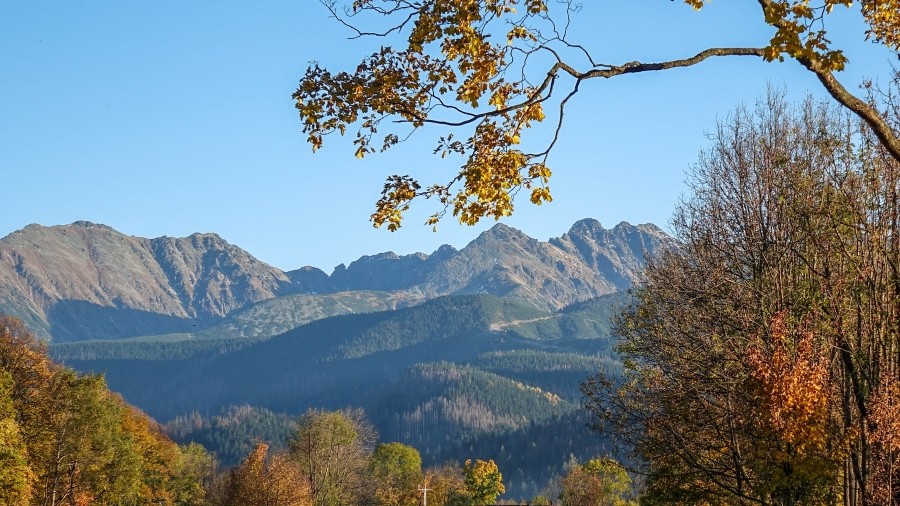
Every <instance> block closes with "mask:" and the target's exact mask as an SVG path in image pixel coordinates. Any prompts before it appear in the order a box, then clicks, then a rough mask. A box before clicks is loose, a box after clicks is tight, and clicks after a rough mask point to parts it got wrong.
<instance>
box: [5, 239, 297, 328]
mask: <svg viewBox="0 0 900 506" xmlns="http://www.w3.org/2000/svg"><path fill="white" fill-rule="evenodd" d="M295 290H296V287H295V285H293V284H292V282H291V280H290V279H289V278H288V277H287V276H286V275H285V274H284V273H283V272H281V271H280V270H278V269H275V268H274V267H271V266H269V265H267V264H265V263H263V262H260V261H259V260H256V259H255V258H253V257H252V256H251V255H250V254H248V253H247V252H245V251H243V250H241V249H240V248H237V247H235V246H232V245H230V244H228V243H227V242H226V241H224V240H223V239H222V238H221V237H219V236H217V235H215V234H194V235H192V236H190V237H186V238H178V239H176V238H170V237H160V238H157V239H144V238H139V237H131V236H126V235H124V234H121V233H119V232H117V231H115V230H113V229H112V228H109V227H107V226H104V225H96V224H93V223H89V222H84V221H81V222H76V223H73V224H71V225H65V226H57V227H41V226H38V225H29V226H28V227H25V228H24V229H23V230H20V231H18V232H14V233H12V234H10V235H8V236H6V237H4V238H3V239H0V303H2V304H3V306H2V309H3V310H4V311H5V312H9V313H12V314H13V315H15V316H20V317H22V318H23V319H25V320H26V321H27V322H28V323H30V324H31V326H32V328H33V329H34V331H35V332H36V333H37V334H38V335H39V336H40V337H43V338H49V337H51V336H52V338H53V339H54V340H56V341H68V340H77V339H85V338H98V339H112V338H122V337H128V336H135V335H141V334H158V333H165V332H177V331H186V330H190V329H191V328H192V327H193V326H195V325H198V324H199V325H203V324H206V323H207V322H210V321H215V320H217V319H219V318H221V317H223V316H225V315H226V314H228V313H230V312H231V311H233V310H235V309H238V308H241V307H245V306H247V305H248V304H250V303H252V302H256V301H259V300H264V299H269V298H272V297H274V296H276V295H279V294H283V293H290V292H292V291H295Z"/></svg>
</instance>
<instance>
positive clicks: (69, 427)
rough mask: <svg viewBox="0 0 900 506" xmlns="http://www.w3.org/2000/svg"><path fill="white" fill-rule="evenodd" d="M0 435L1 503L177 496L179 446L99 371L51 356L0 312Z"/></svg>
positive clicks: (149, 500) (160, 500)
mask: <svg viewBox="0 0 900 506" xmlns="http://www.w3.org/2000/svg"><path fill="white" fill-rule="evenodd" d="M0 443H2V444H0V482H2V486H0V502H3V503H4V504H40V505H49V506H56V505H62V504H66V505H70V504H97V505H104V504H158V505H171V504H173V503H175V502H176V501H177V496H176V490H177V489H178V488H179V486H176V484H175V481H176V480H175V476H176V474H177V473H178V472H179V471H178V463H179V460H180V455H181V452H180V450H179V448H178V446H177V445H175V444H174V443H173V442H172V441H170V440H169V439H168V438H167V437H165V436H164V435H163V434H162V433H161V431H160V430H159V427H158V426H157V425H156V424H155V423H153V422H151V421H150V420H149V419H148V418H147V417H146V416H145V415H144V414H142V413H140V412H139V411H137V410H135V409H133V408H131V407H130V406H128V405H127V404H125V403H124V402H123V401H122V400H121V399H120V398H119V397H117V396H115V395H114V394H112V393H111V392H110V391H109V390H108V389H107V387H106V382H105V381H104V379H103V377H102V376H96V375H85V376H78V375H77V374H75V372H74V371H72V370H70V369H67V368H65V367H61V366H59V365H57V364H54V363H53V362H52V361H51V360H50V359H49V357H48V356H47V354H46V350H45V348H44V346H43V345H41V344H40V343H39V342H38V341H37V340H36V339H35V338H34V336H33V335H32V334H31V333H30V332H28V330H27V329H26V328H25V327H24V326H23V325H22V323H21V322H20V321H19V320H16V319H14V318H10V317H6V316H3V315H0ZM183 478H184V480H190V479H191V478H190V477H189V476H185V477H183ZM184 480H183V481H182V483H181V485H180V486H184V487H187V488H192V487H191V486H190V484H189V483H185V482H184ZM195 497H196V496H195ZM195 503H196V502H195Z"/></svg>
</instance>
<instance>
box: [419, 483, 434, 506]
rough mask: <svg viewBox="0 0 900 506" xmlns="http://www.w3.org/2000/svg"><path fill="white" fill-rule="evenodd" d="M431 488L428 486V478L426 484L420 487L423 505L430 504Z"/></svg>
mask: <svg viewBox="0 0 900 506" xmlns="http://www.w3.org/2000/svg"><path fill="white" fill-rule="evenodd" d="M429 490H431V489H430V488H428V480H426V481H425V485H423V486H421V487H419V492H422V506H428V491H429Z"/></svg>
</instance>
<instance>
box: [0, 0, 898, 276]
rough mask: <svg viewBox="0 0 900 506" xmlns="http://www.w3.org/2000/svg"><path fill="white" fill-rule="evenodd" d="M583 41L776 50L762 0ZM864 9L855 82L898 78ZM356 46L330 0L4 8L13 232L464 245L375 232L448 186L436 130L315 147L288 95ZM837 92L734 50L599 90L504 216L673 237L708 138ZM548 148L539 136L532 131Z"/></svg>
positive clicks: (649, 7) (630, 9)
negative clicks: (624, 227)
mask: <svg viewBox="0 0 900 506" xmlns="http://www.w3.org/2000/svg"><path fill="white" fill-rule="evenodd" d="M584 3H585V4H586V5H585V7H584V9H583V11H582V13H581V14H580V15H579V16H578V17H576V18H575V20H574V25H573V39H575V40H578V41H580V42H582V43H583V44H584V45H585V46H587V47H589V48H590V49H591V50H592V51H593V52H594V53H595V55H596V56H597V57H598V59H599V60H601V61H604V62H610V63H624V62H626V61H631V60H636V59H639V60H643V61H660V60H664V59H672V58H681V57H686V56H689V55H693V54H694V53H696V52H698V51H700V50H702V49H704V48H706V47H709V46H761V45H764V44H765V43H766V41H767V40H768V38H769V37H770V36H771V31H770V30H769V29H767V28H766V27H765V26H764V25H763V24H762V23H761V22H760V21H759V19H760V13H759V8H758V6H757V3H756V2H754V1H751V0H741V1H738V0H727V1H726V0H721V1H717V2H712V4H711V5H710V6H709V7H708V8H706V9H704V10H703V11H701V12H699V13H698V12H694V11H692V10H691V9H690V8H689V7H687V6H685V5H683V4H682V3H680V2H670V1H668V0H621V1H620V0H616V1H605V0H587V1H585V2H584ZM857 18H858V15H857V14H856V11H855V10H854V11H848V12H846V13H845V14H844V15H842V16H840V17H838V18H837V19H834V20H830V21H829V23H830V24H829V26H828V28H829V29H831V30H834V32H833V36H832V40H834V41H835V43H836V45H837V46H839V47H842V48H846V49H847V53H848V56H849V57H850V65H849V67H848V69H847V71H846V72H845V73H844V75H843V76H842V81H843V82H844V83H845V84H846V85H847V86H848V87H850V88H853V89H855V88H856V86H857V84H858V83H859V82H860V81H861V80H862V79H863V78H865V77H872V78H875V77H879V76H880V77H885V76H886V75H887V74H888V72H889V71H890V63H889V62H890V60H889V59H890V58H893V56H892V55H890V54H888V53H887V52H886V51H883V50H880V48H879V47H877V46H873V45H871V44H866V43H864V42H863V30H864V26H863V25H862V23H861V21H860V20H859V19H857ZM349 35H350V34H349V33H348V32H347V31H346V30H345V29H343V28H342V27H341V26H339V25H338V24H337V23H336V22H335V21H334V20H330V19H328V12H327V11H326V10H325V9H324V8H323V7H322V6H321V5H320V4H319V3H318V2H317V1H315V0H294V1H290V2H288V1H280V0H276V1H269V2H238V1H227V0H226V1H218V2H210V1H199V0H197V1H189V2H184V1H174V0H172V1H169V0H161V1H159V2H110V1H101V0H97V1H91V2H70V1H39V0H38V1H24V0H10V1H7V2H3V3H2V4H0V178H2V179H0V180H2V181H3V188H4V191H3V192H2V193H3V204H4V205H3V208H4V211H3V212H2V213H0V236H3V235H6V234H7V233H10V232H12V231H14V230H17V229H20V228H22V227H24V226H25V225H27V224H29V223H39V224H42V225H59V224H65V223H71V222H73V221H76V220H89V221H94V222H98V223H104V224H107V225H110V226H112V227H114V228H116V229H117V230H119V231H121V232H123V233H126V234H130V235H136V236H142V237H158V236H162V235H168V236H186V235H189V234H191V233H193V232H216V233H218V234H220V235H221V236H223V237H224V238H225V239H226V240H228V241H229V242H231V243H234V244H236V245H238V246H241V247H242V248H244V249H246V250H248V251H249V252H250V253H252V254H253V255H255V256H257V257H258V258H260V259H261V260H263V261H266V262H268V263H270V264H272V265H275V266H277V267H280V268H282V269H294V268H298V267H301V266H303V265H314V266H317V267H320V268H322V269H324V270H325V271H326V272H331V270H332V268H333V267H334V266H335V265H337V264H338V263H341V262H344V263H347V262H350V261H352V260H354V259H356V258H357V257H359V256H360V255H363V254H372V253H377V252H381V251H388V250H391V251H395V252H398V253H412V252H415V251H423V252H431V251H433V250H435V249H436V248H437V247H438V246H439V245H441V244H444V243H449V244H452V245H454V246H456V247H462V246H464V245H465V244H466V243H467V242H469V241H470V240H472V239H473V238H475V236H476V235H477V234H478V233H480V232H481V231H482V230H484V229H486V228H488V227H490V226H492V225H493V220H489V221H485V222H483V223H482V224H480V225H479V226H476V227H465V226H461V225H458V224H457V223H456V222H455V221H454V220H453V219H452V218H451V217H448V218H447V219H445V221H444V222H443V223H442V224H441V225H440V227H439V231H438V232H437V233H433V232H432V231H431V228H430V227H425V226H422V225H420V223H422V222H423V221H424V220H425V217H427V215H428V214H430V213H431V212H434V211H435V208H434V207H432V206H431V205H430V204H429V203H426V202H422V203H419V204H418V206H417V208H415V209H414V210H413V212H411V213H410V214H409V216H408V218H407V221H406V223H405V225H404V227H403V228H402V229H401V230H400V231H399V232H396V233H389V232H387V231H386V230H383V229H382V230H376V229H373V228H372V226H371V225H370V223H369V221H368V216H369V214H370V213H371V212H372V209H373V203H374V201H375V200H376V198H377V196H378V193H379V191H380V189H381V186H382V184H383V181H384V178H385V177H386V176H387V175H389V174H391V173H412V174H416V175H419V176H422V178H423V179H425V180H426V181H432V182H437V181H443V180H445V179H447V178H448V177H449V174H451V173H452V171H453V170H454V164H453V163H451V162H449V161H447V160H444V161H441V160H440V159H438V158H436V157H434V156H432V155H431V152H432V149H433V146H434V141H435V138H436V137H435V134H436V132H433V131H421V132H418V133H417V134H416V135H415V136H414V137H413V138H412V139H410V140H409V141H407V142H406V143H405V144H404V145H402V146H400V147H399V148H397V149H395V150H393V151H392V152H390V153H388V154H384V155H375V156H370V157H367V158H366V159H364V160H362V161H360V160H356V159H355V158H354V157H353V150H352V149H351V148H350V146H349V145H348V143H347V142H346V140H343V141H342V140H326V145H325V148H324V149H323V150H321V151H319V152H318V153H316V154H313V153H312V152H311V150H310V148H309V146H308V145H307V144H306V143H305V140H304V139H305V136H304V135H303V134H302V133H301V125H300V121H299V119H298V117H297V115H296V113H295V110H294V108H293V103H292V101H291V98H290V96H291V93H292V91H293V90H294V89H295V88H296V85H297V82H298V80H299V78H300V76H301V75H302V73H303V71H304V69H305V68H306V67H307V65H308V63H309V62H310V61H313V60H315V61H319V62H320V63H321V64H322V65H323V66H326V67H328V68H330V69H331V68H333V69H336V70H337V69H352V68H353V67H354V66H355V64H356V63H357V61H358V60H359V58H360V57H361V56H363V55H365V54H368V53H369V52H371V51H372V50H373V48H377V47H378V45H379V44H380V42H379V41H377V40H371V39H369V40H357V41H351V40H348V39H347V37H348V36H349ZM769 85H774V86H778V87H783V88H784V89H785V90H786V92H787V94H788V96H790V97H792V98H796V99H799V98H802V97H803V96H804V95H806V94H807V93H811V94H813V95H815V96H824V92H823V91H822V89H821V87H820V85H819V84H818V82H817V81H816V80H815V79H814V78H813V77H812V76H811V75H810V74H808V73H807V72H805V71H804V70H803V69H802V68H800V66H799V65H798V64H796V63H794V62H790V61H788V62H785V63H781V64H766V63H763V62H761V61H757V60H755V59H746V58H730V59H720V60H718V61H708V62H705V63H703V64H701V65H700V66H696V67H693V68H688V69H679V70H674V71H667V72H660V73H649V74H640V75H632V76H624V77H619V78H616V79H611V80H606V81H595V82H589V83H587V85H586V86H584V88H583V91H582V93H581V94H580V95H579V96H578V97H577V98H576V99H574V100H573V101H572V103H571V105H570V108H569V111H568V112H567V122H566V124H565V126H564V128H563V132H562V140H561V142H560V143H559V144H558V146H557V147H556V149H555V152H554V154H553V156H552V157H551V159H550V165H551V167H552V168H553V169H554V176H553V179H552V180H551V183H550V187H551V190H552V191H553V195H554V198H555V200H554V202H553V203H551V204H546V205H544V206H541V207H535V206H532V205H531V204H529V203H527V200H526V199H524V198H523V199H520V200H519V205H518V208H517V213H516V215H515V216H514V217H512V218H510V219H507V220H504V222H505V223H506V224H508V225H510V226H513V227H516V228H519V229H521V230H523V231H525V232H526V233H528V234H529V235H531V236H533V237H536V238H538V239H541V240H546V239H548V238H550V237H554V236H559V235H561V234H562V233H564V232H565V231H566V230H567V229H568V227H569V226H570V225H571V224H572V223H573V222H575V221H576V220H578V219H581V218H586V217H592V218H596V219H598V220H600V221H601V222H602V223H603V224H604V225H606V226H608V227H609V226H613V225H615V224H616V223H618V222H620V221H628V222H631V223H646V222H652V223H656V224H658V225H660V226H663V227H664V228H665V227H666V224H667V222H668V219H669V216H670V215H671V212H672V210H673V208H674V205H675V203H676V201H677V199H678V198H679V196H680V195H682V194H683V193H684V191H685V190H684V185H683V181H684V178H685V171H686V170H687V169H689V167H690V166H691V164H692V163H694V161H695V160H696V157H697V153H698V151H699V150H700V149H702V147H703V146H704V144H705V143H706V142H707V141H706V133H707V132H710V131H712V130H713V129H714V127H715V124H716V121H717V120H721V119H722V118H724V117H725V116H726V115H727V114H728V112H729V111H730V110H731V109H733V108H734V107H735V106H736V105H738V104H740V103H745V104H746V103H751V104H752V103H753V102H754V101H755V100H756V99H757V98H759V97H760V96H762V95H763V94H764V93H765V91H766V88H767V86H769ZM532 135H533V136H535V137H537V136H539V135H541V132H536V133H534V134H532Z"/></svg>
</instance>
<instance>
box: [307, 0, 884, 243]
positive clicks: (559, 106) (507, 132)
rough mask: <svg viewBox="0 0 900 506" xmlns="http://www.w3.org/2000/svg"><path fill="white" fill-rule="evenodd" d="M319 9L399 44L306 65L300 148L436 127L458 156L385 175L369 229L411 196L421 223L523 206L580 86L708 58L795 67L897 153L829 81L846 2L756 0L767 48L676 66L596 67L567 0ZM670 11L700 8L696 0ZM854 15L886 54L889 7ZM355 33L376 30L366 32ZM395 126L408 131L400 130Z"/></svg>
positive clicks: (870, 3) (447, 0)
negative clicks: (427, 172)
mask: <svg viewBox="0 0 900 506" xmlns="http://www.w3.org/2000/svg"><path fill="white" fill-rule="evenodd" d="M322 2H323V4H324V5H325V6H326V7H327V8H328V9H330V11H331V12H332V14H333V15H334V17H335V18H336V19H337V20H338V21H339V22H341V23H343V24H344V25H346V26H347V27H348V28H349V29H351V30H352V33H353V34H354V36H356V37H369V36H373V37H387V36H390V37H400V38H401V39H402V40H403V45H404V46H405V47H401V48H393V47H389V46H381V47H380V49H379V50H377V51H375V52H373V53H372V54H371V55H369V56H367V57H365V58H364V59H362V61H361V62H360V63H359V65H358V66H357V67H356V69H355V70H354V71H349V72H347V71H343V72H331V71H329V70H327V69H325V68H322V67H320V66H319V65H318V64H312V65H311V66H310V67H309V68H308V69H307V71H306V74H305V75H304V76H303V78H302V79H301V81H300V85H299V87H298V88H297V90H296V92H295V93H294V100H295V102H296V107H297V109H298V111H299V113H300V116H301V119H302V121H303V129H304V132H305V133H306V134H307V136H308V137H307V140H308V141H309V143H310V144H311V145H312V147H313V149H314V150H316V149H318V148H320V147H321V146H322V145H323V143H324V139H325V137H327V136H328V135H330V134H332V133H335V132H338V133H340V134H341V135H343V134H345V133H346V132H347V131H348V130H354V129H355V130H356V133H355V138H354V141H353V143H354V146H355V150H356V156H357V157H360V158H362V157H364V156H366V155H367V154H369V153H373V152H376V151H379V150H381V151H384V150H387V149H389V148H391V147H392V146H394V145H395V144H397V143H398V142H401V141H402V140H403V139H404V138H406V137H407V136H408V135H410V134H411V133H412V131H414V130H416V129H418V128H420V127H422V126H424V125H426V124H431V125H435V126H438V127H442V128H445V129H446V133H445V134H444V135H442V136H440V137H439V138H438V139H437V142H436V145H435V153H436V154H440V155H441V156H448V155H459V156H461V157H462V158H463V163H462V165H461V167H460V170H459V172H458V173H456V174H455V175H452V176H451V177H448V178H447V180H445V181H443V182H438V183H434V184H429V185H424V186H423V183H422V182H420V181H418V180H417V179H415V178H413V177H411V176H408V175H393V176H390V177H389V178H388V180H387V183H386V184H385V186H384V189H383V191H382V196H381V198H380V199H379V200H378V202H377V204H376V209H375V212H374V213H373V214H372V217H371V219H372V221H373V224H374V225H375V226H381V225H385V224H386V225H387V228H388V229H389V230H396V229H397V228H398V227H400V225H401V221H402V218H403V213H404V212H405V211H406V210H408V209H409V206H410V203H411V202H412V201H413V200H415V199H417V198H426V199H429V198H433V199H436V200H437V201H438V202H439V203H440V210H439V211H438V212H436V213H434V214H433V215H432V216H431V217H430V218H429V220H428V222H427V223H428V224H436V223H437V222H438V221H439V220H440V219H441V218H442V217H443V216H444V215H445V214H446V213H447V212H448V211H450V212H451V213H452V214H453V215H454V216H456V217H457V218H458V219H459V220H460V221H461V222H462V223H466V224H474V223H476V222H478V221H479V220H480V219H481V218H484V217H493V218H497V219H499V218H500V217H502V216H507V215H510V214H511V213H512V212H513V207H514V206H513V198H514V196H515V195H516V194H517V193H519V192H520V191H525V192H527V193H528V194H529V199H530V201H531V202H533V203H535V204H541V203H543V202H547V201H550V200H551V198H552V197H551V194H550V191H549V187H548V183H549V178H550V175H551V170H550V168H549V166H548V156H549V154H550V151H551V150H552V148H553V146H554V144H555V143H556V141H557V138H558V135H559V133H560V127H561V126H562V123H563V120H564V116H565V110H566V104H567V102H568V101H569V100H570V99H571V98H572V97H573V96H574V95H576V94H577V93H579V92H580V90H581V85H582V83H584V82H585V81H587V80H591V79H596V78H604V79H607V78H613V77H616V76H621V75H625V74H634V73H641V72H651V71H662V70H667V69H673V68H678V67H687V66H692V65H697V64H699V63H701V62H703V61H705V60H707V59H710V58H713V57H723V56H750V57H757V58H762V59H764V60H766V61H773V60H784V59H786V58H791V59H794V60H796V61H797V62H799V63H800V64H801V65H803V67H805V68H806V69H807V70H809V71H810V72H812V73H813V74H815V76H816V77H817V78H818V80H819V81H820V82H821V83H822V85H823V86H824V87H825V89H826V90H827V91H828V93H829V94H830V95H831V96H832V97H834V99H835V100H837V101H838V102H840V103H841V104H843V105H844V106H846V107H847V108H849V109H850V110H851V111H853V112H854V113H855V114H856V115H858V116H859V117H860V118H861V119H863V120H864V121H865V123H866V124H867V125H868V126H869V127H870V128H871V129H872V130H873V132H874V133H875V136H876V138H877V139H878V140H879V142H880V143H881V144H882V145H883V146H884V147H885V149H886V150H887V151H888V152H889V153H890V154H891V155H892V156H893V157H894V158H898V159H900V138H898V131H897V129H896V128H895V127H894V126H892V125H891V124H890V123H889V122H888V121H887V120H886V119H885V117H884V116H883V115H882V114H881V113H880V111H879V109H878V108H877V107H876V106H875V105H874V104H873V103H872V102H871V101H867V100H864V99H862V98H859V97H857V96H855V95H853V94H852V93H851V92H850V91H848V90H847V89H846V88H845V87H844V86H843V85H842V84H841V83H840V82H839V81H838V80H837V79H836V77H835V73H836V72H840V71H841V70H842V69H844V66H845V64H846V63H847V58H846V56H845V55H844V52H843V51H842V50H841V49H840V48H837V47H834V46H833V44H832V43H831V41H830V40H829V31H828V22H829V21H830V20H831V19H832V13H833V11H834V10H835V9H836V8H840V9H844V8H850V7H851V3H852V2H851V1H850V0H821V1H819V2H810V1H809V0H757V3H758V4H759V7H760V15H759V18H758V19H756V20H752V21H753V22H758V23H763V24H765V25H768V26H769V27H770V28H771V30H772V36H771V39H770V40H769V41H768V43H767V44H763V45H760V46H759V47H710V48H708V49H705V50H703V51H701V52H699V53H697V54H694V55H685V57H684V58H681V59H675V60H670V61H662V62H646V61H640V60H638V59H635V60H634V61H629V62H623V63H604V62H603V61H602V59H601V58H600V57H599V56H598V55H596V54H595V52H592V50H591V49H590V48H589V46H588V41H576V40H570V37H569V35H568V29H569V24H570V22H571V21H572V18H573V16H574V15H575V14H577V12H578V10H579V6H578V5H577V4H575V3H574V2H573V1H571V0H567V1H562V2H557V3H552V2H546V1H544V0H354V1H353V2H350V3H346V4H345V3H339V2H337V1H335V0H322ZM684 3H685V4H687V5H688V6H690V7H693V8H694V9H702V8H703V7H704V5H705V4H706V3H707V2H705V1H704V0H684ZM859 14H860V15H861V16H862V17H863V18H864V19H865V22H866V25H867V27H868V30H867V33H866V34H865V36H866V38H868V39H870V40H871V41H873V42H874V43H877V44H882V45H884V46H886V47H887V48H889V49H891V50H892V51H897V50H898V48H900V1H897V0H888V1H885V0H864V1H862V2H861V8H860V10H859ZM373 18H374V19H373ZM369 25H371V26H377V27H379V28H372V29H367V28H366V26H369ZM635 57H636V58H639V57H640V55H635ZM551 111H552V112H551ZM548 115H550V116H551V117H552V118H553V120H554V121H555V122H556V126H555V129H554V132H555V133H554V134H553V135H551V137H550V138H549V139H547V140H546V142H543V143H542V146H543V147H541V148H537V149H533V150H532V149H526V148H524V147H523V144H522V136H523V135H524V134H525V132H526V131H527V130H528V129H529V128H531V127H532V126H534V125H535V124H536V123H539V122H542V121H544V120H545V119H546V118H547V117H548ZM392 122H393V124H392ZM398 123H399V124H400V125H404V126H406V127H408V128H407V130H406V133H404V134H402V136H401V131H400V130H399V129H397V124H398ZM380 129H386V130H387V132H386V133H385V132H380V131H379V130H380ZM460 133H461V135H460ZM528 145H529V146H531V145H533V143H529V144H528Z"/></svg>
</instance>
